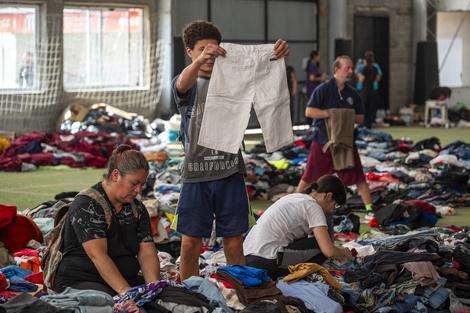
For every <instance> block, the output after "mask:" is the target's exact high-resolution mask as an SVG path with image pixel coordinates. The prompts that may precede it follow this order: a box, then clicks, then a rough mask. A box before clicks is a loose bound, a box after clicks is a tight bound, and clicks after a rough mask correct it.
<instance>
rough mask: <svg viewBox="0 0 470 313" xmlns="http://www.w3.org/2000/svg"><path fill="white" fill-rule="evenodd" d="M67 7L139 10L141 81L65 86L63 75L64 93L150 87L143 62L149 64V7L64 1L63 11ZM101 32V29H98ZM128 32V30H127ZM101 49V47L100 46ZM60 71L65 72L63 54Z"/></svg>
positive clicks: (101, 9) (148, 76)
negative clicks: (118, 84)
mask: <svg viewBox="0 0 470 313" xmlns="http://www.w3.org/2000/svg"><path fill="white" fill-rule="evenodd" d="M67 9H72V10H98V11H114V10H126V11H127V12H130V10H131V9H139V10H141V14H142V16H141V35H140V37H141V38H140V39H141V41H140V47H139V50H140V53H141V58H140V61H139V66H140V72H141V74H140V75H141V82H142V84H141V85H140V86H129V85H127V86H126V85H121V86H106V85H90V86H80V87H67V86H66V83H65V75H64V77H63V79H62V85H63V90H64V92H65V93H77V92H85V93H86V92H113V91H139V90H149V89H150V75H149V74H148V73H147V72H146V70H145V64H149V61H150V44H151V42H150V31H149V9H148V7H147V6H146V5H143V4H139V3H136V4H135V5H134V4H132V5H130V4H112V5H109V4H106V3H102V4H92V3H77V2H65V3H64V5H63V11H62V12H63V13H64V11H65V10H67ZM100 32H101V30H100ZM128 34H129V32H128ZM64 37H65V33H64V32H62V38H64ZM100 49H101V47H100ZM62 71H63V72H64V74H65V55H64V56H63V62H62Z"/></svg>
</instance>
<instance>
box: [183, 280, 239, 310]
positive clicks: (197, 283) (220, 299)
mask: <svg viewBox="0 0 470 313" xmlns="http://www.w3.org/2000/svg"><path fill="white" fill-rule="evenodd" d="M183 284H184V285H186V286H187V287H189V288H191V290H192V291H195V292H198V293H201V294H203V295H204V296H206V298H207V299H208V300H209V301H210V302H209V304H210V305H212V306H214V307H220V308H222V309H223V312H227V313H233V312H234V311H233V310H232V309H231V308H230V307H229V306H228V305H227V301H226V300H225V298H224V295H223V294H222V292H221V291H220V289H219V287H217V286H216V285H214V284H213V283H212V282H211V281H210V280H207V279H204V278H202V277H199V276H191V277H189V278H188V279H186V280H185V281H183Z"/></svg>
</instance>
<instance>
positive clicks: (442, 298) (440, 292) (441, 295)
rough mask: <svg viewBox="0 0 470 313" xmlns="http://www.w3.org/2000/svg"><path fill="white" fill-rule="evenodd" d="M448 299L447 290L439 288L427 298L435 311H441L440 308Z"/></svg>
mask: <svg viewBox="0 0 470 313" xmlns="http://www.w3.org/2000/svg"><path fill="white" fill-rule="evenodd" d="M448 297H449V289H447V288H444V287H441V288H439V289H437V290H436V291H435V292H434V293H433V294H432V295H431V297H429V299H428V301H429V305H430V306H431V307H433V308H434V309H436V310H441V308H442V306H443V305H444V304H445V302H446V300H447V298H448Z"/></svg>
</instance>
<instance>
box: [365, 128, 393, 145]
mask: <svg viewBox="0 0 470 313" xmlns="http://www.w3.org/2000/svg"><path fill="white" fill-rule="evenodd" d="M357 129H358V135H357V138H358V139H359V140H364V137H374V139H376V140H367V141H380V140H383V141H387V142H391V141H393V137H392V135H390V134H389V133H386V132H381V131H378V130H370V129H369V128H367V127H362V126H358V127H357Z"/></svg>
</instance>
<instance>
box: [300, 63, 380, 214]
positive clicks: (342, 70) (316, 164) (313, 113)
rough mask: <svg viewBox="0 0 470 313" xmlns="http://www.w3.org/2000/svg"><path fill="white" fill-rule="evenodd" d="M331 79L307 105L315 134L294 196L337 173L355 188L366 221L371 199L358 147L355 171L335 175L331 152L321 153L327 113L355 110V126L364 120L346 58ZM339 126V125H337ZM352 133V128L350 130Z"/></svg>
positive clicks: (354, 151) (314, 93)
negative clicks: (363, 208) (361, 202)
mask: <svg viewBox="0 0 470 313" xmlns="http://www.w3.org/2000/svg"><path fill="white" fill-rule="evenodd" d="M333 72H334V76H333V77H332V78H331V79H330V80H329V81H328V83H324V84H321V85H320V86H318V87H317V89H315V91H314V92H313V94H312V97H310V100H309V101H308V103H307V109H306V111H305V115H306V116H307V117H310V118H313V124H312V125H313V126H314V127H315V130H314V132H313V135H312V140H313V141H312V146H311V148H310V155H309V157H308V161H307V167H306V169H305V172H304V174H303V176H302V179H301V180H300V183H299V185H298V186H297V192H302V191H303V190H305V189H306V188H307V187H308V186H310V183H312V182H314V181H316V180H317V179H318V178H320V177H321V176H323V175H327V174H333V173H336V174H337V175H338V177H339V178H340V179H341V180H342V181H343V183H344V185H345V186H350V185H354V184H356V185H357V189H358V190H359V193H360V195H361V197H362V201H363V202H364V205H365V207H366V210H367V211H368V217H369V218H372V216H373V214H372V199H371V196H370V190H369V185H368V184H367V181H366V179H365V177H364V172H363V171H362V164H361V159H360V158H359V154H358V152H357V147H356V146H355V145H353V153H354V165H355V166H354V168H352V169H344V170H339V171H336V170H335V169H334V168H333V160H332V155H331V150H330V149H329V148H328V149H327V150H326V151H325V152H323V151H322V148H323V146H324V145H325V144H326V143H327V142H328V140H329V138H328V134H327V130H326V125H325V119H327V118H329V116H328V112H327V110H328V109H347V108H348V109H354V112H355V118H354V123H356V124H360V123H362V121H363V119H364V106H363V104H362V100H361V96H360V95H359V93H358V92H357V91H356V90H355V89H354V88H353V87H351V86H350V85H348V84H347V82H349V81H351V78H352V75H353V63H352V61H351V59H350V58H349V57H348V56H339V57H338V58H336V60H335V61H334V63H333ZM336 126H338V125H336ZM350 131H351V132H354V128H351V130H350Z"/></svg>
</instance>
